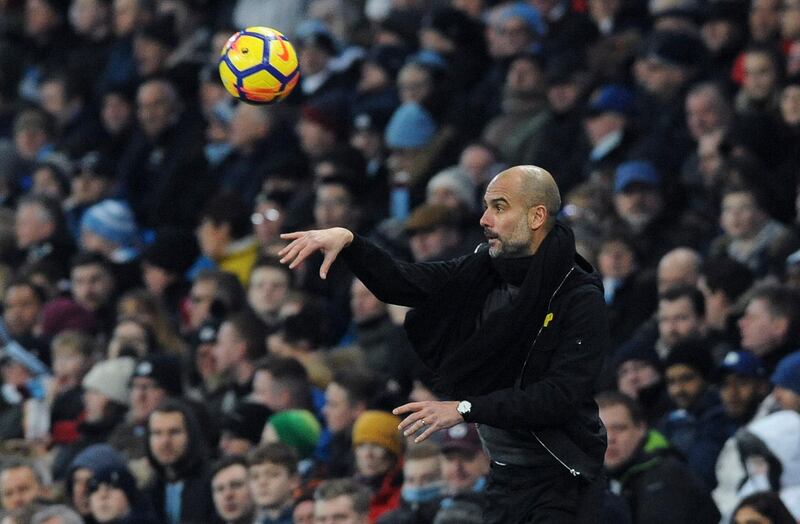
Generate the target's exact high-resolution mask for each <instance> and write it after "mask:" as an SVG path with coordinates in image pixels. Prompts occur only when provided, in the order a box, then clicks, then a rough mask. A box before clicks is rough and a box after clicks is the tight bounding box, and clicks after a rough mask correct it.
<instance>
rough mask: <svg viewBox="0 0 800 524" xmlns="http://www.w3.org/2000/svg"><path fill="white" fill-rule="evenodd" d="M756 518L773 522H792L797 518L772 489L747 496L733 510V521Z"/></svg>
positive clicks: (776, 523) (740, 521) (786, 523)
mask: <svg viewBox="0 0 800 524" xmlns="http://www.w3.org/2000/svg"><path fill="white" fill-rule="evenodd" d="M754 520H767V521H768V522H770V523H772V524H792V523H793V522H795V518H794V517H793V516H792V514H791V513H789V510H788V509H786V505H785V504H784V503H783V502H782V501H781V499H780V497H779V496H778V495H777V494H776V493H773V492H770V491H761V492H759V493H754V494H752V495H750V496H748V497H745V498H743V499H742V500H741V502H739V505H738V506H736V509H735V510H733V516H732V517H731V522H733V524H741V523H744V522H750V521H754Z"/></svg>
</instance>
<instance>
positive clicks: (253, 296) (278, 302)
mask: <svg viewBox="0 0 800 524" xmlns="http://www.w3.org/2000/svg"><path fill="white" fill-rule="evenodd" d="M293 280H294V275H293V274H292V272H291V270H289V269H288V268H287V267H286V266H284V265H283V264H281V263H280V262H279V261H278V259H277V258H260V259H258V260H256V263H255V265H254V266H253V269H252V271H251V272H250V284H249V286H248V289H247V302H248V304H249V305H250V307H251V308H252V309H253V311H254V312H255V314H256V315H258V317H259V318H260V319H261V321H262V322H264V324H265V325H266V326H267V329H268V331H270V332H272V331H275V330H276V329H277V328H278V326H279V325H280V323H281V321H282V320H283V312H282V311H281V308H282V307H283V305H284V304H285V303H286V302H287V300H288V298H289V293H291V291H292V283H293Z"/></svg>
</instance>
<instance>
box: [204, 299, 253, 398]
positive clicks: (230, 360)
mask: <svg viewBox="0 0 800 524" xmlns="http://www.w3.org/2000/svg"><path fill="white" fill-rule="evenodd" d="M265 338H266V329H265V328H264V325H263V324H262V323H261V321H260V320H258V318H257V317H256V316H255V315H254V314H253V313H252V312H250V311H247V310H245V311H241V312H238V313H232V314H230V315H228V316H226V317H225V320H224V321H223V322H222V325H220V328H219V332H218V333H217V342H216V345H215V346H214V358H215V361H216V369H217V371H219V372H221V373H224V374H225V376H226V377H227V380H226V382H227V384H226V386H225V387H224V388H223V389H221V390H220V391H218V392H217V395H218V396H219V402H220V406H221V410H222V412H223V413H229V412H231V411H233V410H234V408H235V407H236V406H237V404H238V403H239V402H241V401H242V400H243V399H244V398H245V397H246V396H247V395H249V394H250V392H251V391H253V380H254V376H255V373H256V361H257V360H258V359H259V358H261V357H263V356H264V355H265V354H266V348H265V347H264V343H265Z"/></svg>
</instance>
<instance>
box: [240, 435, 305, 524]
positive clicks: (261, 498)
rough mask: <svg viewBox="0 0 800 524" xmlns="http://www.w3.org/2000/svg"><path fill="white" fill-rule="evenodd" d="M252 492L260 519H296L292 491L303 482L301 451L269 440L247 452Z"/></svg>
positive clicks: (273, 522)
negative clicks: (300, 476) (300, 467)
mask: <svg viewBox="0 0 800 524" xmlns="http://www.w3.org/2000/svg"><path fill="white" fill-rule="evenodd" d="M247 473H248V477H249V481H248V483H249V486H250V492H251V493H252V497H253V501H254V502H255V506H256V520H255V521H256V522H260V523H263V524H289V523H291V522H292V511H293V506H294V503H293V499H292V493H293V492H294V491H296V490H297V489H298V487H299V485H300V478H299V477H298V474H297V452H296V451H295V450H294V448H292V447H291V446H288V445H286V444H281V443H274V444H265V445H263V446H259V447H258V448H256V449H254V450H252V451H251V452H250V453H248V455H247Z"/></svg>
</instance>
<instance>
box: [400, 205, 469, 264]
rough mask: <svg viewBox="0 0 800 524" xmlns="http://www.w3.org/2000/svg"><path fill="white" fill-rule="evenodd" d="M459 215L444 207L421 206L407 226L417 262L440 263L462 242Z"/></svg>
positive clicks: (409, 243) (414, 212)
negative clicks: (439, 261) (437, 261)
mask: <svg viewBox="0 0 800 524" xmlns="http://www.w3.org/2000/svg"><path fill="white" fill-rule="evenodd" d="M459 220H460V214H459V212H458V211H456V210H455V209H452V208H450V207H447V206H445V205H442V204H422V205H421V206H418V207H417V208H416V209H414V211H413V212H412V213H411V215H410V216H409V217H408V220H406V223H405V226H404V227H405V230H406V234H407V235H408V245H409V247H410V248H411V254H412V255H413V257H414V260H415V261H416V262H430V261H433V260H441V259H442V257H445V256H446V254H447V252H448V250H450V249H452V248H454V247H455V246H457V245H458V243H459V242H460V241H461V231H460V229H459Z"/></svg>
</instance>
